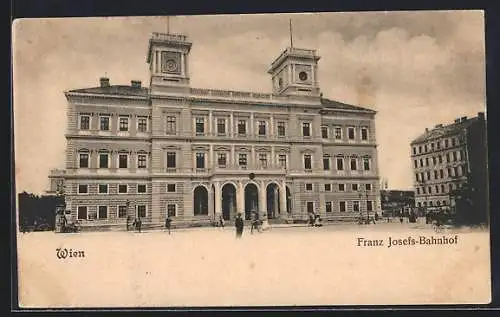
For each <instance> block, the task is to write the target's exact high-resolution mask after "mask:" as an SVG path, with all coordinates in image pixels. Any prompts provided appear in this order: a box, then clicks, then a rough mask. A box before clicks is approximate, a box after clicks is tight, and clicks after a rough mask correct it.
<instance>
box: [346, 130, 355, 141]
mask: <svg viewBox="0 0 500 317" xmlns="http://www.w3.org/2000/svg"><path fill="white" fill-rule="evenodd" d="M347 137H348V138H349V140H354V138H355V137H356V135H355V133H354V128H353V127H349V128H347Z"/></svg>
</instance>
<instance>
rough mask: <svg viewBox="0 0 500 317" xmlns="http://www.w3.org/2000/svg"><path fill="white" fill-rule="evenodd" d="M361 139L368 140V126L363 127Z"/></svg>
mask: <svg viewBox="0 0 500 317" xmlns="http://www.w3.org/2000/svg"><path fill="white" fill-rule="evenodd" d="M361 140H363V141H367V140H368V129H367V128H361Z"/></svg>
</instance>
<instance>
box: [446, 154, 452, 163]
mask: <svg viewBox="0 0 500 317" xmlns="http://www.w3.org/2000/svg"><path fill="white" fill-rule="evenodd" d="M450 162H451V159H450V153H446V163H450Z"/></svg>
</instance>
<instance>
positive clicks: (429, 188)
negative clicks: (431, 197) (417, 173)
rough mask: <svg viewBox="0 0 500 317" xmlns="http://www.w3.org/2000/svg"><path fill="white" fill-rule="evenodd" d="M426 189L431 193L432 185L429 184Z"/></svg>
mask: <svg viewBox="0 0 500 317" xmlns="http://www.w3.org/2000/svg"><path fill="white" fill-rule="evenodd" d="M427 190H428V191H429V194H432V187H431V186H429V187H428V188H427Z"/></svg>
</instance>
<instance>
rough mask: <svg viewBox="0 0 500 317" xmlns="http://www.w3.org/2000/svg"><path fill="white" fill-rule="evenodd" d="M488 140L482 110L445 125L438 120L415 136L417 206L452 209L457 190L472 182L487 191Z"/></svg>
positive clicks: (413, 146) (412, 155)
mask: <svg viewBox="0 0 500 317" xmlns="http://www.w3.org/2000/svg"><path fill="white" fill-rule="evenodd" d="M485 140H486V129H485V118H484V113H483V112H479V113H478V116H477V117H474V118H467V117H462V118H458V119H456V120H455V122H454V123H452V124H449V125H446V126H443V125H442V124H438V125H436V126H435V127H434V128H433V129H426V131H425V133H424V134H422V135H421V136H419V137H418V138H416V139H415V140H413V141H412V142H411V159H412V165H413V172H414V173H413V175H414V184H415V193H416V196H415V200H416V205H417V207H422V208H424V209H426V210H428V209H444V210H448V211H452V212H453V211H454V208H453V207H454V201H453V196H454V193H455V192H456V191H457V190H461V189H463V188H468V187H470V186H471V185H472V183H474V186H475V187H476V188H477V189H480V190H481V192H482V193H484V194H485V195H487V171H486V170H487V162H486V143H485V142H486V141H485ZM471 182H472V183H471ZM486 197H487V196H486ZM483 198H484V197H483ZM486 200H487V198H486ZM486 200H485V201H486ZM483 204H484V203H483ZM450 207H451V208H450Z"/></svg>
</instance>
